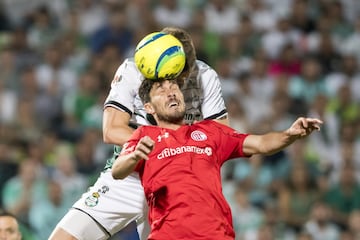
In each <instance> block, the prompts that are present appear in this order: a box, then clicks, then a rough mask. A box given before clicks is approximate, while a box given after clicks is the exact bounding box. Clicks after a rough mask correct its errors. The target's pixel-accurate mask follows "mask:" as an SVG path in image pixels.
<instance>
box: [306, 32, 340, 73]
mask: <svg viewBox="0 0 360 240" xmlns="http://www.w3.org/2000/svg"><path fill="white" fill-rule="evenodd" d="M318 40H319V45H318V47H317V49H316V50H315V51H314V52H313V54H314V55H315V56H316V57H317V60H318V61H319V63H320V65H321V68H322V71H323V73H325V74H327V73H329V72H334V71H338V69H339V66H340V62H341V55H340V53H339V50H338V49H337V47H336V45H335V40H334V39H333V37H332V35H331V34H330V32H328V31H324V32H320V34H319V39H318Z"/></svg>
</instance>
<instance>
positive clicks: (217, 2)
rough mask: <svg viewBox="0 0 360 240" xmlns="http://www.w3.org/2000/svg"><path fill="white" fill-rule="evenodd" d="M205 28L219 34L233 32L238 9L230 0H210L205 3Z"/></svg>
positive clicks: (237, 20)
mask: <svg viewBox="0 0 360 240" xmlns="http://www.w3.org/2000/svg"><path fill="white" fill-rule="evenodd" d="M204 11H205V29H206V30H207V31H209V32H213V33H216V34H218V35H221V34H229V33H234V32H235V31H236V29H237V27H238V24H239V12H238V9H237V8H235V7H234V6H232V3H231V1H230V0H211V1H209V3H208V4H206V5H205V8H204Z"/></svg>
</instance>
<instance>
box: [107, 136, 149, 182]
mask: <svg viewBox="0 0 360 240" xmlns="http://www.w3.org/2000/svg"><path fill="white" fill-rule="evenodd" d="M153 147H154V141H153V140H152V139H151V138H150V137H147V136H145V137H143V138H141V139H140V141H139V142H138V144H137V145H136V147H135V150H134V151H132V152H131V153H128V154H124V155H120V156H119V157H118V158H117V159H116V160H115V162H114V165H113V167H112V169H111V173H112V176H113V178H114V179H124V178H125V177H127V176H128V175H129V174H130V173H132V172H133V171H134V170H135V167H136V165H137V164H138V162H139V160H141V159H144V160H148V155H149V153H150V152H151V151H152V149H153Z"/></svg>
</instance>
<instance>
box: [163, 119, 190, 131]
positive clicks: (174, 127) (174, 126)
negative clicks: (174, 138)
mask: <svg viewBox="0 0 360 240" xmlns="http://www.w3.org/2000/svg"><path fill="white" fill-rule="evenodd" d="M182 125H184V123H183V122H182V121H181V122H178V123H170V122H164V121H158V126H159V127H161V128H168V129H172V130H177V129H178V128H180V127H181V126H182Z"/></svg>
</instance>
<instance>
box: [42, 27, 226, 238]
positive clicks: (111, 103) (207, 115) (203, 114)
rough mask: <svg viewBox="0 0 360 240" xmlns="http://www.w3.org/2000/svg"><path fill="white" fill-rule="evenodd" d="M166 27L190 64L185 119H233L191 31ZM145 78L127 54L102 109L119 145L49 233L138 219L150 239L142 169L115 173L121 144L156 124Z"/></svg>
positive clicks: (79, 234)
mask: <svg viewBox="0 0 360 240" xmlns="http://www.w3.org/2000/svg"><path fill="white" fill-rule="evenodd" d="M162 32H165V33H169V34H171V35H173V36H175V37H176V38H177V39H179V40H180V42H181V43H182V44H183V47H184V50H185V54H186V64H185V67H184V70H183V72H182V73H181V75H180V76H179V77H178V81H183V88H182V92H183V94H184V98H185V103H186V114H185V120H186V122H188V123H190V122H193V121H196V120H201V119H215V120H217V121H219V122H220V123H223V124H226V125H228V119H227V111H226V107H225V103H224V100H223V97H222V93H221V86H220V81H219V78H218V75H217V74H216V72H215V71H214V70H213V69H212V68H211V67H209V66H208V65H207V64H205V63H204V62H202V61H199V60H196V53H195V49H194V45H193V43H192V40H191V37H190V36H189V34H188V33H187V32H186V31H184V30H182V29H178V28H165V29H163V30H162ZM143 79H144V77H143V76H142V74H141V73H140V72H139V70H138V69H137V67H136V65H135V63H134V61H133V59H126V60H125V61H124V62H123V63H122V64H121V65H120V67H119V68H118V70H117V71H116V73H115V76H114V79H113V82H112V84H111V90H110V93H109V95H108V97H107V99H106V101H105V105H104V115H103V136H104V141H105V142H106V143H110V144H114V145H116V147H115V148H114V155H113V157H112V158H111V159H109V160H108V161H107V163H106V166H105V168H104V171H103V172H102V173H101V174H100V176H99V178H98V179H97V181H96V183H95V184H94V185H93V186H92V187H91V188H90V189H89V191H88V192H86V193H84V194H83V195H82V197H81V198H80V199H79V200H78V201H77V202H76V203H75V204H74V205H73V207H72V208H71V209H70V210H69V212H68V213H67V214H66V215H65V216H64V217H63V219H62V220H61V221H60V222H59V223H58V225H57V226H56V228H55V229H54V231H53V233H52V234H51V236H50V238H49V239H51V240H60V239H61V240H67V239H69V240H70V239H79V240H95V239H96V240H99V239H108V238H109V237H111V236H112V235H114V234H115V233H117V232H119V231H120V230H121V229H123V228H125V227H126V226H127V225H128V224H129V223H131V222H133V221H136V223H137V230H138V234H139V237H140V239H141V240H144V239H147V236H148V234H149V230H150V228H149V225H148V222H147V209H148V207H147V203H146V199H145V196H144V191H143V188H142V186H141V182H140V179H139V175H138V173H136V172H134V173H132V174H130V175H129V176H128V177H127V178H125V179H123V180H114V179H113V177H112V175H111V167H112V164H113V162H114V160H115V159H116V158H117V156H118V155H119V153H120V147H119V146H122V145H123V144H124V143H125V142H126V141H127V140H128V139H129V138H130V136H131V134H132V132H133V131H134V129H135V128H136V127H137V126H139V125H148V124H154V122H152V119H151V118H149V116H148V115H147V114H146V112H145V110H144V107H143V104H142V102H141V100H140V98H139V96H138V88H139V86H140V84H141V82H142V81H143Z"/></svg>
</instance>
